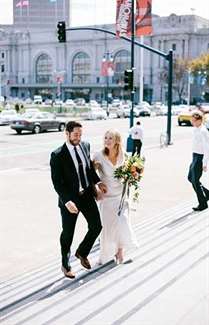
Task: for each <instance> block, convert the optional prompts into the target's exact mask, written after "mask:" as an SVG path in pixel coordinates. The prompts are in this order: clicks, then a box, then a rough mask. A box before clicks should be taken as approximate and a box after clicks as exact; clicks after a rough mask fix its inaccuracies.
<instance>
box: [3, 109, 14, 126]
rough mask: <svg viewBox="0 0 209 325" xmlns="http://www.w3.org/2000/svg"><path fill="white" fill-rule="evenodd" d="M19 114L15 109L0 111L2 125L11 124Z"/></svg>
mask: <svg viewBox="0 0 209 325" xmlns="http://www.w3.org/2000/svg"><path fill="white" fill-rule="evenodd" d="M18 116H19V115H18V114H17V113H16V111H15V110H14V109H8V110H4V111H2V112H1V113H0V125H9V124H10V123H11V122H12V121H13V120H15V119H16V118H18Z"/></svg>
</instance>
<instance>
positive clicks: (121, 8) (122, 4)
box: [116, 0, 132, 37]
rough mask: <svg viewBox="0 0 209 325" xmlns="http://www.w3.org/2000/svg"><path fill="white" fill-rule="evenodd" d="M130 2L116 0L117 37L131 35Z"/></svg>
mask: <svg viewBox="0 0 209 325" xmlns="http://www.w3.org/2000/svg"><path fill="white" fill-rule="evenodd" d="M131 6H132V0H117V8H116V35H117V36H118V37H121V36H127V35H131Z"/></svg>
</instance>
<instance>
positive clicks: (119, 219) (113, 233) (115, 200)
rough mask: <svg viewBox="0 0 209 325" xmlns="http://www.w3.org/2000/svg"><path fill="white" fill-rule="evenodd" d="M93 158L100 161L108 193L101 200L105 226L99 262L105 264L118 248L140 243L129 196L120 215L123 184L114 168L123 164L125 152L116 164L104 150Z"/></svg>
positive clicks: (101, 212) (102, 178) (103, 180)
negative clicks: (131, 218) (133, 224)
mask: <svg viewBox="0 0 209 325" xmlns="http://www.w3.org/2000/svg"><path fill="white" fill-rule="evenodd" d="M93 159H94V161H96V162H99V164H100V168H99V169H98V173H99V176H100V179H101V181H102V182H103V183H105V184H106V186H107V193H106V194H104V196H103V199H102V200H101V201H99V207H100V215H101V221H102V226H103V228H102V232H101V237H100V257H99V263H100V264H104V263H106V262H108V261H110V260H112V259H113V258H114V256H115V254H116V253H117V251H118V248H124V249H128V248H131V247H137V246H138V243H137V240H136V237H135V235H134V232H133V230H132V227H131V224H130V220H129V202H128V199H127V198H126V199H125V202H124V205H123V209H122V211H121V213H120V215H118V211H119V205H120V200H121V194H122V190H123V185H122V184H121V182H120V181H119V180H118V179H116V178H114V170H115V169H116V168H117V167H119V166H120V165H122V164H123V161H124V154H123V153H122V154H121V155H120V156H119V157H118V160H117V163H116V165H113V164H112V163H111V161H110V160H109V159H108V158H107V157H105V156H104V154H103V153H102V152H98V153H96V154H95V156H94V157H93Z"/></svg>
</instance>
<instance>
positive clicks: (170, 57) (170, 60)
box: [66, 0, 173, 145]
mask: <svg viewBox="0 0 209 325" xmlns="http://www.w3.org/2000/svg"><path fill="white" fill-rule="evenodd" d="M132 1H133V0H132ZM78 30H80V31H82V30H92V31H97V32H103V33H106V34H109V35H113V36H116V33H115V32H112V31H110V30H107V29H103V28H99V27H98V28H97V27H71V28H67V29H66V31H78ZM121 39H123V40H125V41H127V42H131V43H134V44H135V45H137V46H140V47H142V48H144V49H146V50H148V51H150V52H152V53H155V54H157V55H160V56H161V57H163V58H164V59H165V60H167V61H168V71H169V72H168V115H167V144H168V145H170V144H171V109H172V84H173V80H172V78H173V51H172V50H170V51H169V53H164V52H162V51H159V50H157V49H155V48H153V47H151V46H148V45H145V44H141V43H139V42H137V41H136V40H134V39H135V38H134V37H133V35H132V37H131V39H130V38H128V37H125V36H122V37H121ZM133 55H134V53H133ZM132 59H133V63H134V56H133V58H132ZM132 96H133V97H132V98H133V99H134V94H133V95H132ZM131 123H133V120H132V118H131V119H130V125H131Z"/></svg>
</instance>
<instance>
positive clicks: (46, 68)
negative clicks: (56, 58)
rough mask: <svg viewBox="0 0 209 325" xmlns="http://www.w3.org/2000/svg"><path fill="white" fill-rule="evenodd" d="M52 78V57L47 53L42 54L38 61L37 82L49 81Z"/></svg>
mask: <svg viewBox="0 0 209 325" xmlns="http://www.w3.org/2000/svg"><path fill="white" fill-rule="evenodd" d="M51 80H52V59H51V58H50V57H49V55H47V54H41V55H40V56H39V58H38V59H37V61H36V82H37V83H48V82H50V81H51Z"/></svg>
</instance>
